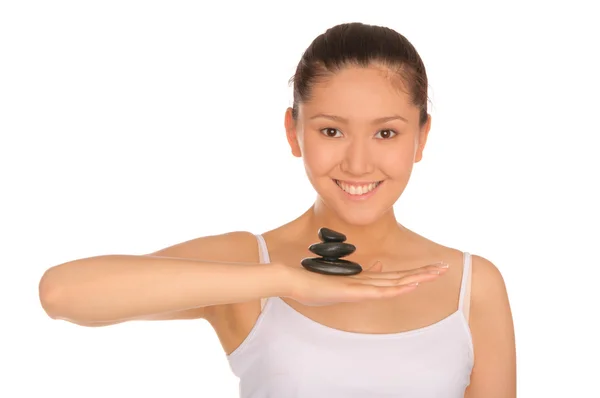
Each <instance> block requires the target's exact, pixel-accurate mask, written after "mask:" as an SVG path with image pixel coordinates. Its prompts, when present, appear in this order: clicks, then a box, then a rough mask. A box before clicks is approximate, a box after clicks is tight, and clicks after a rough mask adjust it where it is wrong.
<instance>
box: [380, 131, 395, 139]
mask: <svg viewBox="0 0 600 398" xmlns="http://www.w3.org/2000/svg"><path fill="white" fill-rule="evenodd" d="M376 135H377V136H378V137H377V138H382V139H384V140H387V139H390V138H392V137H394V136H395V135H396V132H395V131H394V130H380V131H379V132H378V133H377V134H376Z"/></svg>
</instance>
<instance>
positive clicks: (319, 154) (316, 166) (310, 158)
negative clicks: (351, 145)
mask: <svg viewBox="0 0 600 398" xmlns="http://www.w3.org/2000/svg"><path fill="white" fill-rule="evenodd" d="M328 144H329V143H327V142H323V140H317V139H315V138H312V137H305V140H304V147H303V148H302V157H303V158H304V164H305V166H306V169H307V170H308V171H309V172H310V173H311V174H312V175H315V176H319V175H323V174H327V173H329V172H330V171H331V170H332V169H333V168H334V167H335V165H336V164H337V163H339V159H338V152H339V151H336V150H335V147H333V146H332V145H328Z"/></svg>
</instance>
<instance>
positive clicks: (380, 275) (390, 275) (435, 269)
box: [355, 264, 448, 280]
mask: <svg viewBox="0 0 600 398" xmlns="http://www.w3.org/2000/svg"><path fill="white" fill-rule="evenodd" d="M447 270H448V267H445V266H443V265H441V264H438V265H427V266H425V267H420V268H414V269H410V270H403V271H388V272H361V273H360V274H357V275H355V276H356V277H357V278H358V279H361V280H362V279H397V278H402V277H405V276H410V275H420V274H427V273H434V274H444V273H445V272H446V271H447Z"/></svg>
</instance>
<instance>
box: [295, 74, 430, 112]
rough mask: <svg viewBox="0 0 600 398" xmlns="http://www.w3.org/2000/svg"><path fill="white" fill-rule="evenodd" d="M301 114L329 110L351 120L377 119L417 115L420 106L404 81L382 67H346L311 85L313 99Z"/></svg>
mask: <svg viewBox="0 0 600 398" xmlns="http://www.w3.org/2000/svg"><path fill="white" fill-rule="evenodd" d="M301 109H302V111H301V112H302V113H303V114H304V115H305V116H309V117H310V115H311V114H314V113H320V112H324V113H330V114H335V115H338V116H342V117H345V118H349V119H352V118H354V119H363V118H364V119H375V118H379V117H384V116H388V115H390V114H394V113H401V114H403V116H404V117H406V118H407V119H412V118H414V117H417V118H418V115H419V112H418V109H417V108H416V107H415V106H413V105H411V101H410V96H409V95H408V94H407V93H406V88H405V87H404V85H403V84H402V82H401V80H400V79H399V78H398V76H397V75H395V74H394V73H393V72H391V71H389V70H385V69H383V68H375V67H369V68H359V67H352V68H345V69H343V70H341V71H339V72H337V73H335V74H333V75H331V76H328V77H327V78H325V79H323V80H321V81H319V82H317V83H315V84H314V85H313V86H312V87H311V93H310V99H309V101H308V102H306V103H305V104H302V105H301Z"/></svg>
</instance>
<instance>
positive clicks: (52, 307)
mask: <svg viewBox="0 0 600 398" xmlns="http://www.w3.org/2000/svg"><path fill="white" fill-rule="evenodd" d="M54 271H55V267H53V268H50V269H48V270H46V272H44V275H42V278H41V279H40V282H39V285H38V294H39V300H40V304H41V306H42V308H43V310H44V312H45V313H46V314H47V315H48V316H49V317H50V318H52V319H60V318H61V316H60V313H61V308H62V305H61V301H62V300H61V296H63V293H62V289H61V286H60V284H59V283H57V282H56V280H55V278H54V277H53V273H54Z"/></svg>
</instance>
